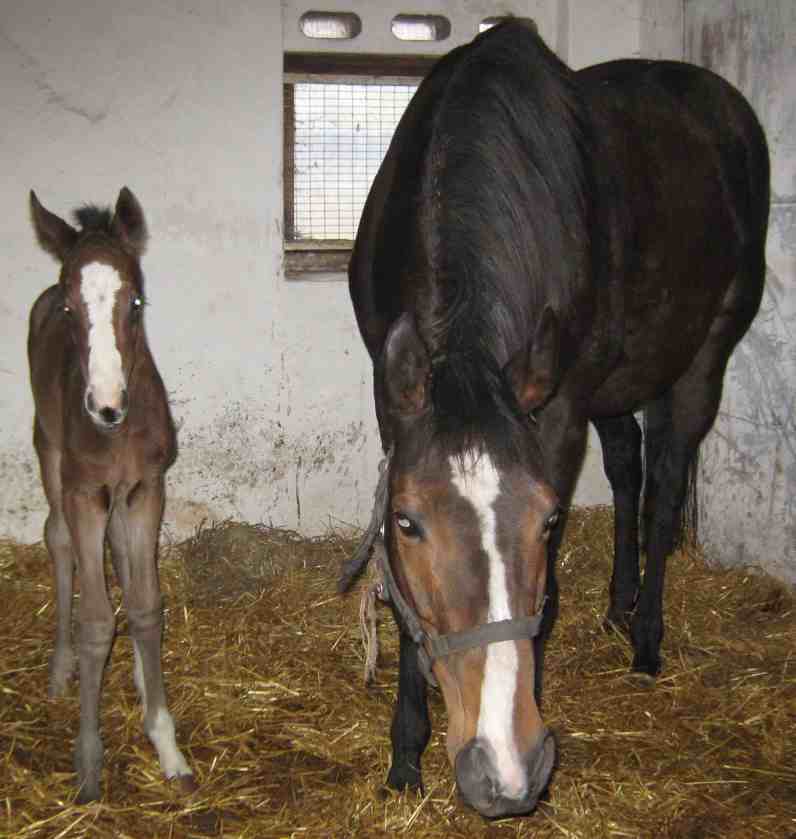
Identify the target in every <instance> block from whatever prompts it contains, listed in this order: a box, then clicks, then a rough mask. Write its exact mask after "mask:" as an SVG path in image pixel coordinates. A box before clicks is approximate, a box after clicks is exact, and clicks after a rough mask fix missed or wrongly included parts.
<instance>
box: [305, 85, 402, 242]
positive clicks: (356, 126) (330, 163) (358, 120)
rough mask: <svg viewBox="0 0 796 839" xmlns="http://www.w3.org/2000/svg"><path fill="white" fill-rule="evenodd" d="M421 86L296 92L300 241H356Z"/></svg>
mask: <svg viewBox="0 0 796 839" xmlns="http://www.w3.org/2000/svg"><path fill="white" fill-rule="evenodd" d="M416 90H417V86H416V85H395V84H389V85H383V84H347V83H312V82H299V83H296V84H294V85H293V97H294V139H293V166H294V171H293V224H292V233H293V236H292V238H293V240H294V241H296V240H297V241H301V240H319V239H353V238H354V237H355V235H356V230H357V225H358V224H359V217H360V215H361V213H362V208H363V206H364V204H365V199H366V198H367V195H368V190H369V189H370V185H371V183H372V181H373V178H374V177H375V175H376V172H377V171H378V169H379V166H380V165H381V161H382V159H383V158H384V155H385V153H386V151H387V147H388V146H389V144H390V140H391V139H392V135H393V132H394V131H395V128H396V126H397V125H398V121H399V120H400V118H401V115H402V114H403V112H404V110H405V109H406V106H407V105H408V104H409V100H410V99H411V98H412V96H413V95H414V92H415V91H416Z"/></svg>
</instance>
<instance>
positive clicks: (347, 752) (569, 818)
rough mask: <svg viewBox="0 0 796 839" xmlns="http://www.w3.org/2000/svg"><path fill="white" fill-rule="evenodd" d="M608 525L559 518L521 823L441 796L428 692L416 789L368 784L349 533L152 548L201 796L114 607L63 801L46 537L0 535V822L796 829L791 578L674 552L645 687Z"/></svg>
mask: <svg viewBox="0 0 796 839" xmlns="http://www.w3.org/2000/svg"><path fill="white" fill-rule="evenodd" d="M611 534H612V523H611V515H610V511H607V510H604V509H594V510H585V511H578V512H577V513H576V514H575V515H574V516H573V517H572V520H571V522H570V533H569V537H568V539H567V541H566V543H565V545H564V546H563V549H562V552H561V558H560V564H559V569H560V570H559V583H560V587H561V616H560V619H559V622H558V625H557V627H556V630H555V632H554V636H553V638H552V640H551V642H550V645H549V647H548V654H547V670H546V687H545V707H544V716H545V720H546V722H548V724H550V725H551V726H552V727H553V728H554V729H555V730H556V731H557V732H558V734H559V738H560V751H561V756H560V769H559V770H558V772H557V774H556V776H555V779H554V783H553V786H552V787H551V790H550V794H549V800H548V801H547V802H546V803H544V804H543V805H541V806H540V807H539V808H538V810H537V812H536V813H535V814H534V815H532V816H531V817H529V818H525V819H507V820H505V821H502V822H497V823H488V822H485V821H484V820H483V819H481V818H480V817H479V816H478V815H476V814H475V813H473V812H471V811H469V810H467V809H466V808H465V807H464V806H463V805H462V804H461V803H460V802H459V801H458V800H457V797H456V793H455V789H454V786H453V778H452V775H451V772H450V769H449V767H448V765H447V760H446V756H445V749H444V728H445V712H444V706H443V704H442V701H441V698H440V696H439V695H438V694H436V693H434V694H433V695H432V700H431V706H432V707H431V711H432V716H433V718H434V722H435V732H434V735H433V737H432V741H431V743H430V744H429V748H428V751H427V752H426V757H425V759H424V777H425V783H426V789H425V794H424V795H423V796H418V795H414V794H401V795H398V794H394V793H391V792H385V791H384V790H383V789H382V782H383V779H384V777H385V775H386V773H387V769H388V767H389V757H390V744H389V727H390V717H391V709H392V703H393V701H394V698H395V682H396V669H397V658H398V644H397V637H396V633H395V629H394V627H393V623H392V618H391V617H390V616H389V613H388V611H387V610H386V609H382V610H381V612H380V615H381V626H380V636H381V662H380V667H379V669H378V670H377V673H376V680H375V682H374V684H373V685H371V686H370V687H369V688H365V687H363V685H362V675H361V674H362V664H363V662H362V657H363V650H362V645H361V642H360V638H359V626H358V616H357V609H358V605H359V597H358V593H356V592H354V593H353V594H351V595H349V596H347V597H339V596H338V595H337V594H336V593H335V584H336V578H337V574H338V571H339V568H340V565H341V562H342V560H343V559H344V558H345V557H346V556H348V555H349V553H350V552H351V550H352V547H353V545H352V543H351V542H350V541H348V540H346V539H344V538H340V537H339V536H334V537H330V538H327V539H322V540H302V539H300V538H299V537H298V536H297V535H296V534H294V533H290V532H288V531H284V530H275V529H273V528H266V527H263V526H251V525H241V524H234V523H225V524H223V525H219V526H217V527H212V528H205V529H202V530H200V531H199V532H198V533H197V534H196V536H195V537H194V538H193V539H190V540H188V541H187V542H183V543H181V544H179V545H175V546H172V547H170V548H168V549H167V550H165V551H164V555H163V556H162V558H161V576H162V587H163V592H164V602H165V609H166V637H165V642H164V669H165V671H166V680H167V687H168V691H169V696H170V703H171V708H172V711H173V713H174V716H175V719H176V721H177V729H178V740H179V743H180V745H181V746H182V747H183V748H184V750H185V751H186V753H187V755H188V756H189V760H190V762H191V764H192V766H193V767H194V770H195V772H196V774H197V779H198V781H199V783H200V788H199V791H198V792H197V793H196V794H195V795H194V796H193V797H192V798H190V799H187V800H183V799H180V798H179V797H178V796H177V794H176V792H175V791H174V790H172V789H170V788H169V786H168V785H167V784H165V783H164V782H163V781H162V780H161V778H160V772H159V768H158V765H157V760H156V757H155V755H154V751H153V749H152V748H151V747H150V745H149V743H148V742H147V741H146V738H145V736H144V735H143V733H142V731H141V726H140V712H139V710H138V706H137V702H136V698H135V691H134V689H133V684H132V676H131V672H132V654H131V650H130V644H129V643H128V639H127V638H125V637H124V636H125V634H126V623H125V620H124V613H123V611H122V612H120V620H119V635H120V637H119V639H118V642H117V644H116V645H115V649H114V652H113V657H112V661H111V664H110V665H109V667H108V672H107V677H106V682H105V694H104V695H105V701H104V703H103V711H102V729H103V737H104V741H105V748H106V769H105V775H104V781H105V788H104V798H103V801H102V802H101V803H97V804H93V805H89V806H86V807H76V806H74V805H73V803H72V802H73V799H74V788H73V781H74V775H73V772H72V766H71V762H72V758H71V751H72V745H73V742H74V736H75V734H76V731H77V723H78V699H77V690H76V689H73V690H72V691H71V693H70V695H69V697H68V698H67V699H62V700H56V701H49V700H48V699H47V698H46V697H47V659H48V655H49V652H50V650H51V648H52V646H51V645H52V632H53V598H52V593H51V584H50V573H49V566H48V561H47V557H46V552H45V550H44V549H43V547H42V546H41V545H36V546H20V545H16V544H13V543H9V542H5V543H0V597H2V602H3V604H4V611H5V614H4V617H3V623H2V627H3V629H2V635H3V639H2V647H1V648H0V673H2V676H0V693H2V699H1V700H0V810H2V812H0V836H8V837H11V836H14V837H19V838H20V839H32V837H50V839H54V838H55V837H58V839H61V837H79V836H80V837H82V836H86V837H109V836H113V837H122V838H124V837H129V839H141V837H155V836H157V837H175V838H176V837H199V836H210V835H218V836H226V837H246V838H251V839H254V837H258V839H259V837H264V838H265V839H269V838H270V837H274V838H276V837H335V839H336V838H337V837H363V839H367V837H378V836H385V835H392V834H401V833H405V834H406V835H411V836H422V837H427V838H428V839H443V837H444V838H445V839H450V838H451V837H489V839H492V838H493V837H494V838H495V839H499V838H500V837H531V836H533V837H569V838H570V839H604V837H605V838H607V837H632V839H636V837H650V839H652V837H664V839H665V838H666V837H669V838H670V839H675V837H677V839H703V837H704V839H707V838H708V837H716V839H718V837H721V838H722V839H751V837H755V839H759V838H760V837H777V839H782V837H788V836H790V837H794V836H796V662H795V661H794V652H793V651H794V649H795V648H796V616H795V615H794V596H793V593H792V592H791V591H790V590H788V589H786V588H785V587H783V586H781V585H779V584H777V583H775V582H773V581H772V580H770V579H768V578H766V577H764V576H761V575H756V574H752V573H743V572H739V571H729V570H723V569H717V568H711V567H709V566H708V565H706V563H705V562H704V560H703V558H702V557H701V556H700V555H699V554H698V553H696V552H680V553H678V554H677V555H676V556H675V557H673V558H672V559H671V560H670V573H669V577H668V580H667V593H666V601H667V602H666V625H667V635H666V639H665V640H664V648H663V652H664V656H665V661H664V668H665V669H664V673H663V675H662V676H661V677H660V678H659V679H658V681H657V683H656V684H655V685H654V686H653V687H650V686H649V685H647V684H643V683H641V682H639V681H637V680H636V679H634V678H633V677H631V676H629V675H628V673H627V668H628V665H629V663H630V659H631V654H630V649H629V647H628V645H627V643H626V641H625V640H624V639H623V638H622V637H620V636H618V635H616V634H611V633H607V634H606V633H604V632H603V631H602V629H601V624H602V617H603V613H604V610H605V606H606V591H607V584H608V579H609V576H610V563H611V559H610V551H611V541H612V535H611ZM112 594H113V597H114V599H115V601H116V602H118V601H119V593H118V590H116V589H115V588H114V589H113V591H112Z"/></svg>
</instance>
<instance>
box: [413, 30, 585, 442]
mask: <svg viewBox="0 0 796 839" xmlns="http://www.w3.org/2000/svg"><path fill="white" fill-rule="evenodd" d="M433 114H434V115H433V121H432V128H431V138H430V141H429V143H428V146H427V148H426V152H425V155H424V159H423V164H422V171H421V186H420V190H421V192H420V196H419V198H420V201H419V203H420V207H421V215H420V221H419V224H420V230H419V237H420V249H421V250H422V251H423V253H424V258H425V261H426V270H425V271H424V272H423V274H424V276H425V281H424V282H423V284H422V287H423V290H422V292H421V294H422V298H423V307H422V309H418V311H417V313H416V317H417V322H418V327H419V330H420V334H421V336H422V337H423V340H424V341H425V343H426V345H427V347H428V349H429V352H430V354H431V357H432V364H433V366H434V377H433V385H432V398H433V402H434V412H435V416H436V417H437V424H438V426H439V429H440V431H441V432H444V433H445V434H446V436H449V437H451V438H452V439H453V438H455V437H457V436H459V437H461V438H463V439H466V440H467V442H466V443H462V445H471V444H472V438H473V436H475V437H478V436H481V437H483V438H485V437H491V436H496V437H498V436H499V437H507V438H508V439H509V440H511V439H513V438H515V437H516V436H517V435H516V433H515V432H516V431H519V430H520V429H519V428H518V426H519V425H522V427H523V431H524V423H521V422H520V421H519V418H518V413H517V406H516V403H515V402H514V399H513V394H511V393H510V392H509V391H508V388H507V386H506V384H505V381H504V378H503V376H502V375H501V370H502V368H503V367H504V365H505V364H506V363H507V362H508V360H509V359H510V358H511V357H512V356H513V355H514V354H515V353H516V352H518V351H520V350H522V349H523V348H524V347H525V346H526V344H527V340H528V338H527V336H528V335H533V333H534V329H535V326H536V323H537V321H538V318H539V316H540V315H541V313H542V311H543V309H544V306H545V305H547V304H551V305H553V307H554V308H555V310H556V312H557V314H558V316H559V320H560V321H561V322H562V323H564V324H566V322H567V317H568V313H569V310H570V307H572V306H573V298H574V296H575V289H574V288H573V287H572V283H573V281H577V280H582V278H583V276H584V270H583V266H584V263H585V261H586V260H588V253H589V244H588V242H589V236H588V232H587V231H588V212H589V211H588V201H589V195H590V178H589V174H588V171H587V167H586V164H585V162H584V161H585V159H586V150H587V146H588V143H589V135H588V128H587V119H586V116H585V107H584V106H583V104H582V103H581V101H580V98H579V96H578V92H577V89H576V86H575V82H574V74H573V73H572V71H570V70H569V69H568V68H567V67H566V66H565V65H564V64H563V63H562V62H561V61H560V60H559V59H558V58H557V57H556V56H555V55H554V54H553V53H552V52H551V51H550V50H549V49H548V48H547V47H546V46H545V45H544V43H543V42H542V41H541V39H540V38H539V37H538V36H537V35H536V34H535V33H533V32H532V31H531V30H530V29H519V28H518V27H517V26H516V24H513V25H509V26H506V25H503V26H498V27H495V28H494V29H493V30H490V31H489V32H487V33H485V34H484V35H482V36H481V37H480V38H479V39H477V41H476V42H475V43H474V44H473V46H472V48H470V49H468V50H466V51H464V52H462V53H460V55H459V58H458V62H457V65H456V66H455V68H454V70H453V72H452V74H451V76H450V79H449V81H448V83H447V85H446V86H445V88H444V92H443V94H442V96H441V97H440V98H439V100H438V101H437V102H436V103H435V108H434V112H433ZM454 138H455V139H454ZM493 432H494V433H493ZM524 433H527V432H525V431H524ZM523 436H524V434H523ZM484 442H487V441H486V440H484ZM457 448H458V446H457Z"/></svg>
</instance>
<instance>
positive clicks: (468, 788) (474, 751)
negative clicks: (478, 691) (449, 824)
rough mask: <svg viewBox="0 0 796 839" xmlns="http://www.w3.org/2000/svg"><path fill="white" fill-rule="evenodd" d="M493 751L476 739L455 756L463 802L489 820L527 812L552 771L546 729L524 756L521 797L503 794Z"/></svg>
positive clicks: (553, 752) (552, 750)
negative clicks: (524, 782) (523, 788)
mask: <svg viewBox="0 0 796 839" xmlns="http://www.w3.org/2000/svg"><path fill="white" fill-rule="evenodd" d="M491 755H492V751H491V749H488V748H486V747H485V744H484V743H483V742H482V741H481V740H479V739H478V738H475V739H473V740H470V742H469V743H467V744H466V745H465V746H464V747H463V748H462V749H461V751H460V752H459V754H458V755H457V756H456V766H455V770H456V783H457V785H458V787H459V793H460V795H461V796H462V798H463V799H464V801H465V803H467V804H469V805H470V806H471V807H472V808H473V809H475V810H477V811H478V812H479V813H481V815H482V816H485V817H486V818H489V819H496V818H502V817H504V816H520V815H524V814H526V813H530V812H531V810H533V808H534V807H535V806H536V803H537V802H538V800H539V796H540V795H541V794H542V793H543V792H544V791H545V789H546V787H547V785H548V783H549V781H550V776H551V774H552V772H553V767H554V765H555V758H556V744H555V740H554V738H553V735H552V734H551V733H550V731H548V730H547V729H545V731H544V733H543V734H542V737H541V738H540V739H539V741H538V743H537V744H536V746H535V747H534V748H533V749H532V750H531V751H530V752H529V754H528V755H527V756H526V758H525V761H524V764H525V767H526V778H527V787H526V792H525V793H524V795H522V796H521V797H520V798H516V797H512V796H509V795H506V794H505V791H504V790H503V789H502V784H501V782H500V773H499V771H498V767H496V766H495V765H494V761H493V759H492V756H491Z"/></svg>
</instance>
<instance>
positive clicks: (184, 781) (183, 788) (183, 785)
mask: <svg viewBox="0 0 796 839" xmlns="http://www.w3.org/2000/svg"><path fill="white" fill-rule="evenodd" d="M169 783H170V784H171V785H172V786H173V787H174V789H175V790H176V791H177V792H178V793H179V794H180V795H191V793H194V792H196V790H198V789H199V784H197V783H196V780H195V778H194V776H193V775H177V776H175V777H174V778H169Z"/></svg>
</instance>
